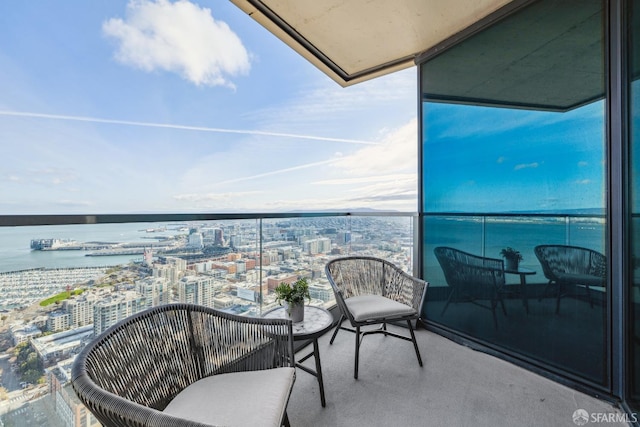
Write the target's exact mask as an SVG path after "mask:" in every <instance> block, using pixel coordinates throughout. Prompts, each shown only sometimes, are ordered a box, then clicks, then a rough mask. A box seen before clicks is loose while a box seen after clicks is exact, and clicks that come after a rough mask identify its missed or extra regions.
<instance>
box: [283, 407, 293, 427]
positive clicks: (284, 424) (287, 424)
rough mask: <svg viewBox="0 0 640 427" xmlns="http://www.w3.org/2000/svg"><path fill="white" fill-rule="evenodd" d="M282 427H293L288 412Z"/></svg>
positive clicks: (285, 414)
mask: <svg viewBox="0 0 640 427" xmlns="http://www.w3.org/2000/svg"><path fill="white" fill-rule="evenodd" d="M282 425H283V426H284V427H291V424H289V414H287V412H286V411H285V413H284V420H282Z"/></svg>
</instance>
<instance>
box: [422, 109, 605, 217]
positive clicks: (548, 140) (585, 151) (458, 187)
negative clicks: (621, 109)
mask: <svg viewBox="0 0 640 427" xmlns="http://www.w3.org/2000/svg"><path fill="white" fill-rule="evenodd" d="M425 111H426V113H425V116H426V121H427V123H428V124H429V125H428V126H427V128H426V129H425V140H426V144H425V145H426V148H425V151H427V152H428V155H427V156H426V158H425V176H426V182H427V184H426V185H425V199H426V205H425V208H426V210H427V211H431V212H433V211H436V212H437V211H448V212H451V211H465V212H505V211H547V212H565V211H567V210H575V209H600V210H602V209H603V208H604V206H605V200H604V196H605V162H604V159H605V158H604V140H605V138H604V101H597V102H593V103H591V104H588V105H585V106H583V107H580V108H577V109H574V110H570V111H568V112H564V113H558V112H545V111H530V110H516V109H505V108H492V107H478V106H473V107H471V106H461V105H445V104H428V105H427V106H426V107H425ZM454 165H455V167H454Z"/></svg>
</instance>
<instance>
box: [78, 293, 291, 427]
mask: <svg viewBox="0 0 640 427" xmlns="http://www.w3.org/2000/svg"><path fill="white" fill-rule="evenodd" d="M294 381H295V368H294V359H293V339H292V327H291V321H289V320H284V319H262V318H249V317H242V316H235V315H231V314H228V313H223V312H220V311H217V310H214V309H211V308H207V307H202V306H197V305H192V304H169V305H163V306H158V307H154V308H151V309H148V310H146V311H143V312H140V313H138V314H135V315H133V316H131V317H129V318H127V319H125V320H123V321H121V322H120V323H118V324H116V325H114V326H113V327H111V328H110V329H108V330H107V331H106V332H104V333H103V334H102V335H100V336H99V337H98V338H96V339H95V340H94V341H93V342H91V343H90V344H88V345H87V346H86V347H85V348H84V349H83V351H82V352H81V353H80V354H79V355H78V357H77V358H76V360H75V362H74V365H73V368H72V385H73V388H74V390H75V392H76V394H77V395H78V397H79V398H80V400H81V401H82V403H84V405H85V406H86V407H87V408H88V409H89V410H90V411H91V412H92V413H93V414H94V415H95V416H96V418H98V420H99V421H100V422H101V423H102V424H103V425H105V426H212V425H225V426H226V425H244V426H279V425H282V424H283V423H284V424H285V425H288V424H289V421H288V417H287V413H286V407H287V403H288V401H289V396H290V394H291V389H292V387H293V383H294Z"/></svg>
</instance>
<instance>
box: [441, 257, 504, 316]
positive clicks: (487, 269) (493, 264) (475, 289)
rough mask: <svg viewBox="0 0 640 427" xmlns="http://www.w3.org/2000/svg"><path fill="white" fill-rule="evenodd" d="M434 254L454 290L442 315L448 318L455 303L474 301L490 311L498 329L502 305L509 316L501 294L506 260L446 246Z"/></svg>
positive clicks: (450, 293)
mask: <svg viewBox="0 0 640 427" xmlns="http://www.w3.org/2000/svg"><path fill="white" fill-rule="evenodd" d="M434 253H435V255H436V258H437V259H438V262H439V263H440V266H441V267H442V271H443V272H444V277H445V279H446V281H447V284H448V285H449V287H450V288H451V291H450V292H449V297H448V298H447V302H446V303H445V305H444V307H443V308H442V313H441V315H444V313H445V311H447V308H448V307H449V304H450V303H451V302H460V301H463V302H471V303H473V304H476V305H479V306H481V307H484V308H488V309H490V310H491V313H492V314H493V323H494V325H495V326H496V328H497V327H498V319H497V316H496V307H497V305H498V303H500V305H501V306H502V311H503V313H504V314H505V315H506V314H507V310H506V309H505V307H504V301H503V300H502V295H501V290H502V288H503V286H504V284H505V277H504V262H503V260H501V259H497V258H485V257H481V256H478V255H473V254H469V253H466V252H463V251H460V250H458V249H454V248H448V247H443V246H440V247H437V248H435V249H434ZM482 300H487V301H488V302H489V305H486V304H484V303H482V302H481V301H482Z"/></svg>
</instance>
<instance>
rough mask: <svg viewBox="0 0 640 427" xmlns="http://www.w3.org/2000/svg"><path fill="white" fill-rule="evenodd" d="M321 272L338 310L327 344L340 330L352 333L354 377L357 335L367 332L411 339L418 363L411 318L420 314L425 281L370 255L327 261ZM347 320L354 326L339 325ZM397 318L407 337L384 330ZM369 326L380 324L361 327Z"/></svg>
mask: <svg viewBox="0 0 640 427" xmlns="http://www.w3.org/2000/svg"><path fill="white" fill-rule="evenodd" d="M325 272H326V274H327V278H328V279H329V283H330V284H331V287H332V288H333V292H334V294H335V297H336V302H337V303H338V307H339V308H340V313H341V316H340V321H339V322H338V324H337V326H336V329H335V331H334V332H333V336H332V337H331V341H330V344H333V341H334V340H335V338H336V335H337V334H338V331H339V330H340V329H343V330H346V331H350V332H354V333H355V334H356V352H355V366H354V374H353V377H354V378H356V379H357V378H358V362H359V361H358V359H359V354H360V343H361V338H364V336H365V335H369V334H375V333H382V334H384V335H386V336H393V337H396V338H400V339H403V340H407V341H412V342H413V347H414V349H415V352H416V356H417V357H418V363H419V364H420V366H422V358H421V357H420V351H419V350H418V343H417V342H416V337H415V334H414V332H413V326H412V325H411V321H412V320H416V319H418V318H419V317H420V312H421V307H422V304H423V302H424V296H425V293H426V290H427V285H428V284H427V283H426V282H425V281H423V280H420V279H417V278H415V277H412V276H410V275H408V274H407V273H405V272H404V271H402V270H401V269H399V268H398V267H397V266H395V265H394V264H392V263H390V262H389V261H386V260H382V259H379V258H373V257H344V258H336V259H334V260H332V261H329V263H327V266H326V268H325ZM347 319H348V320H349V322H350V323H351V326H352V327H353V328H354V329H352V328H346V327H343V326H342V322H344V321H345V320H347ZM398 321H400V322H405V321H406V322H407V325H408V326H409V333H410V334H411V337H410V338H409V337H407V336H404V335H399V334H396V333H393V332H390V331H388V330H387V323H388V322H398ZM369 325H381V328H380V329H375V330H367V331H362V330H361V327H363V326H369Z"/></svg>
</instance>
